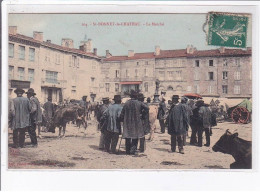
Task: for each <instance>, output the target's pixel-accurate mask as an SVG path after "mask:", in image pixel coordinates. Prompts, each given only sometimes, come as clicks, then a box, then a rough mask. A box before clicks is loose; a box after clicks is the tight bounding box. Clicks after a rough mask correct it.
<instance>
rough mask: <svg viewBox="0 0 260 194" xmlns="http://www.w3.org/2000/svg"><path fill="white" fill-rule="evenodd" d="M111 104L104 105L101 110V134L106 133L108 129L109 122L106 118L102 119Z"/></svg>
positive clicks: (99, 119)
mask: <svg viewBox="0 0 260 194" xmlns="http://www.w3.org/2000/svg"><path fill="white" fill-rule="evenodd" d="M108 106H109V104H102V105H101V106H100V108H99V116H98V122H99V126H100V130H101V132H104V131H105V130H106V128H107V124H108V120H107V118H106V117H102V115H103V113H104V112H105V111H106V110H107V108H108Z"/></svg>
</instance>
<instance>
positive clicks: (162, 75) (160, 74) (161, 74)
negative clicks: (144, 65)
mask: <svg viewBox="0 0 260 194" xmlns="http://www.w3.org/2000/svg"><path fill="white" fill-rule="evenodd" d="M164 76H165V74H164V71H159V77H160V78H162V79H163V78H164Z"/></svg>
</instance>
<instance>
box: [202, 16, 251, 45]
mask: <svg viewBox="0 0 260 194" xmlns="http://www.w3.org/2000/svg"><path fill="white" fill-rule="evenodd" d="M248 20H249V15H246V14H233V13H222V12H221V13H220V12H209V14H208V17H207V22H208V29H207V44H208V45H213V46H225V47H237V48H245V47H246V41H247V26H248Z"/></svg>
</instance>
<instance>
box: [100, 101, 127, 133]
mask: <svg viewBox="0 0 260 194" xmlns="http://www.w3.org/2000/svg"><path fill="white" fill-rule="evenodd" d="M122 108H123V107H122V105H121V104H112V105H110V106H109V107H108V108H107V109H106V110H105V112H104V113H103V116H102V118H101V120H107V122H106V126H104V128H106V130H107V131H110V132H114V133H119V134H121V123H120V114H121V111H122Z"/></svg>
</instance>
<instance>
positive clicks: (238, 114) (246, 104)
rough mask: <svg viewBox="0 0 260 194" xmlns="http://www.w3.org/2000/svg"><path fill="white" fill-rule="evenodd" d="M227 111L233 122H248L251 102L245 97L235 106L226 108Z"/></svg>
mask: <svg viewBox="0 0 260 194" xmlns="http://www.w3.org/2000/svg"><path fill="white" fill-rule="evenodd" d="M227 112H228V115H229V117H230V118H231V119H232V120H233V121H234V122H235V123H241V124H245V123H249V122H250V121H251V114H252V103H251V101H249V100H248V99H245V100H243V101H242V102H241V103H239V104H237V105H236V106H233V107H230V108H228V110H227Z"/></svg>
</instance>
